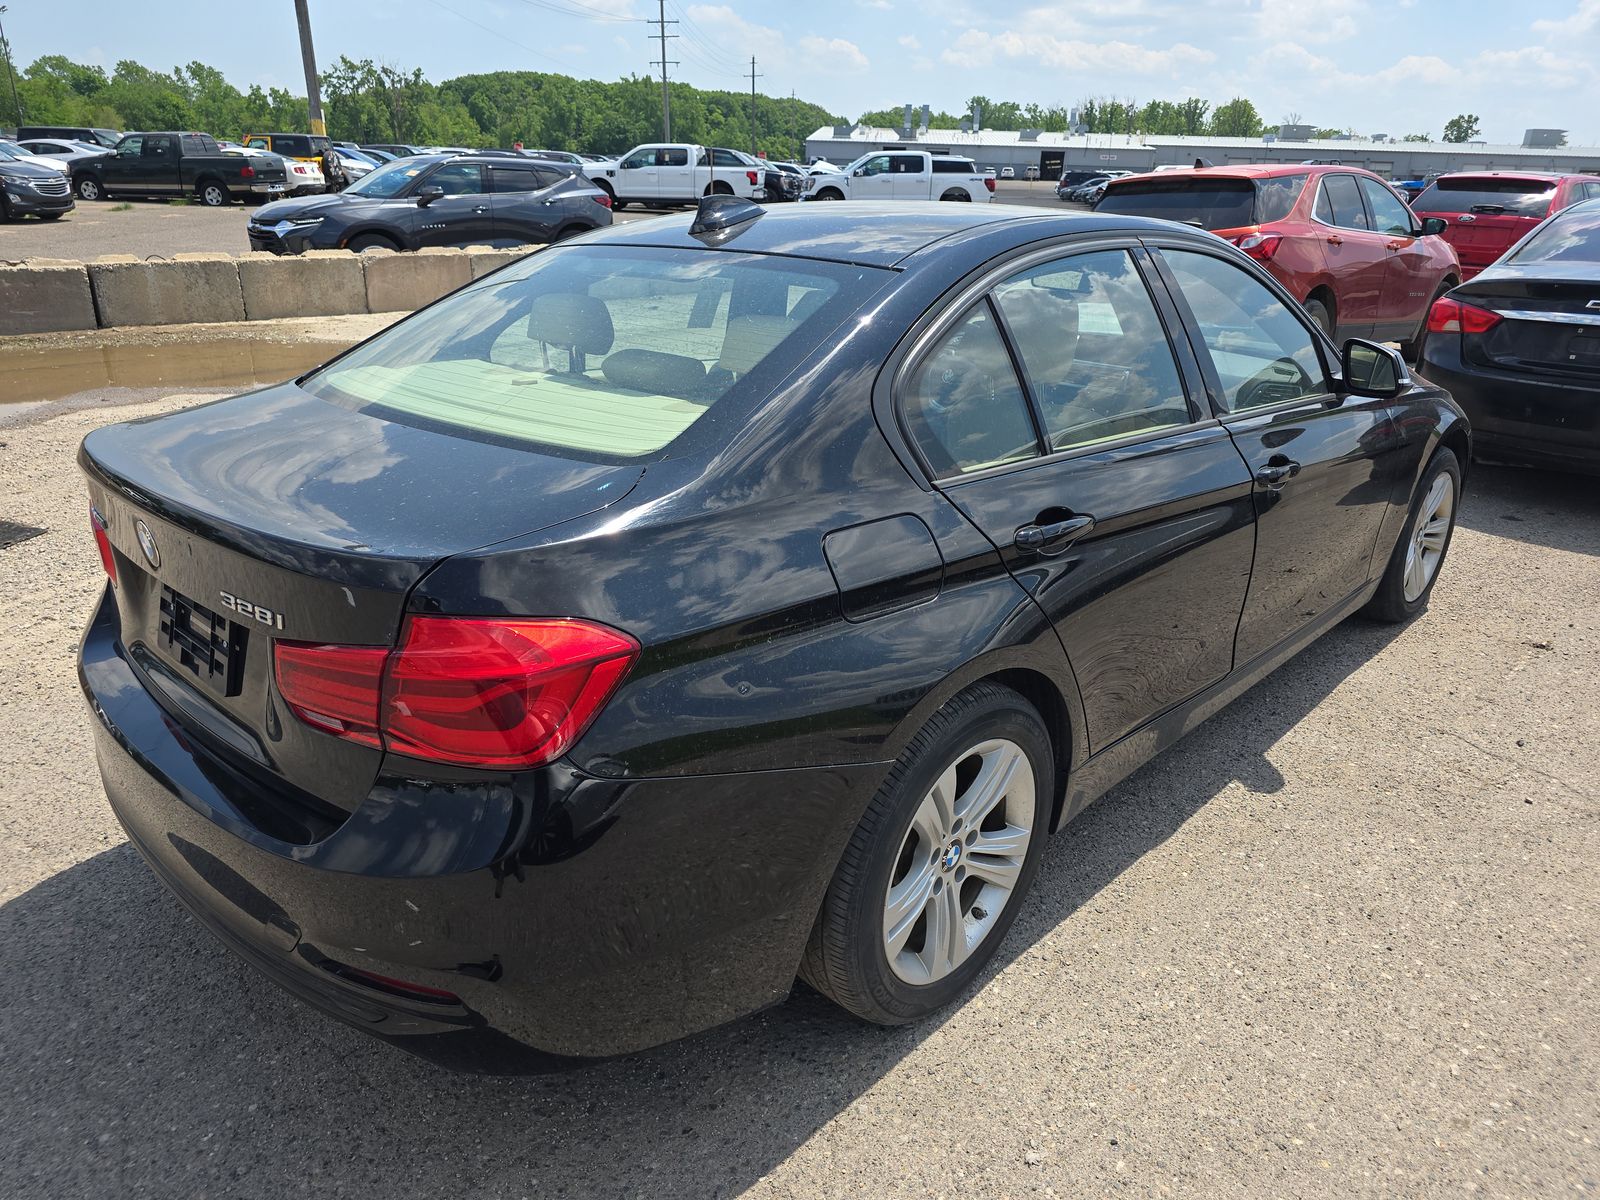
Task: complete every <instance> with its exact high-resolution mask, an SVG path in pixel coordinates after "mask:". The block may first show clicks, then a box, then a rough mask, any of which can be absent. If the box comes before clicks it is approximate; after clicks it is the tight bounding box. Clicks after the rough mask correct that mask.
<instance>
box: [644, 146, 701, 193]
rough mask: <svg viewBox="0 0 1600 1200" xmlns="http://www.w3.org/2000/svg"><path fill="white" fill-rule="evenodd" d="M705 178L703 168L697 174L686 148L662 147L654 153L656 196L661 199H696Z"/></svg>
mask: <svg viewBox="0 0 1600 1200" xmlns="http://www.w3.org/2000/svg"><path fill="white" fill-rule="evenodd" d="M706 178H707V175H706V171H705V169H704V168H700V169H699V170H698V172H697V170H696V167H695V163H694V161H693V160H692V159H691V158H690V154H689V148H688V147H687V146H662V147H661V148H660V149H659V150H657V151H656V195H658V196H659V197H660V198H661V199H663V200H672V201H684V200H693V199H696V198H698V197H699V195H700V189H701V188H703V187H704V186H705V180H706Z"/></svg>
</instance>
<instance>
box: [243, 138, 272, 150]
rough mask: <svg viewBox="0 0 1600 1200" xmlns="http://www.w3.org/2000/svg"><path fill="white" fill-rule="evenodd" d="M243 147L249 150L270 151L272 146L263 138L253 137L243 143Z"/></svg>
mask: <svg viewBox="0 0 1600 1200" xmlns="http://www.w3.org/2000/svg"><path fill="white" fill-rule="evenodd" d="M245 145H246V146H248V147H250V149H252V150H271V149H272V146H271V145H270V144H269V143H268V142H267V139H266V138H264V137H253V138H251V139H250V140H249V141H247V142H246V143H245Z"/></svg>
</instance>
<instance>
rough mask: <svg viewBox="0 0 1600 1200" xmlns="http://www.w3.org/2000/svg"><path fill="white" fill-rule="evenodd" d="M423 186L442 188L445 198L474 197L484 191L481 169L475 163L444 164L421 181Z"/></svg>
mask: <svg viewBox="0 0 1600 1200" xmlns="http://www.w3.org/2000/svg"><path fill="white" fill-rule="evenodd" d="M423 186H424V187H436V188H442V189H444V194H445V195H446V196H475V195H477V194H478V193H479V192H482V191H483V190H484V187H483V168H482V167H480V166H478V165H476V164H475V163H446V164H445V165H444V166H442V167H440V168H439V169H438V170H437V171H435V172H434V173H433V174H432V175H429V176H428V178H427V179H425V180H423Z"/></svg>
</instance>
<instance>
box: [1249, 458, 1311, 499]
mask: <svg viewBox="0 0 1600 1200" xmlns="http://www.w3.org/2000/svg"><path fill="white" fill-rule="evenodd" d="M1298 474H1300V464H1299V463H1297V462H1295V461H1293V460H1292V459H1287V458H1285V459H1281V460H1278V461H1274V462H1269V463H1268V464H1267V465H1266V466H1264V467H1257V468H1256V481H1257V482H1258V483H1264V484H1266V485H1267V487H1269V488H1271V489H1272V490H1273V491H1277V490H1278V489H1279V488H1281V487H1282V486H1283V485H1284V484H1285V483H1287V482H1288V481H1289V480H1291V479H1293V478H1294V477H1295V476H1296V475H1298Z"/></svg>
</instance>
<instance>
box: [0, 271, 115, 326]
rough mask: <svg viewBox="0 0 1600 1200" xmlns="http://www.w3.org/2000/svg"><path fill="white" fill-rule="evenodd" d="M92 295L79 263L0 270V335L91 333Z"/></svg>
mask: <svg viewBox="0 0 1600 1200" xmlns="http://www.w3.org/2000/svg"><path fill="white" fill-rule="evenodd" d="M95 325H96V321H95V315H94V293H93V292H91V291H90V290H89V275H88V273H87V272H86V271H85V270H84V269H83V264H82V263H59V262H41V261H39V260H34V261H33V262H31V263H29V264H28V265H27V266H25V267H0V334H10V333H55V332H56V331H58V330H63V329H93V328H95Z"/></svg>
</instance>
